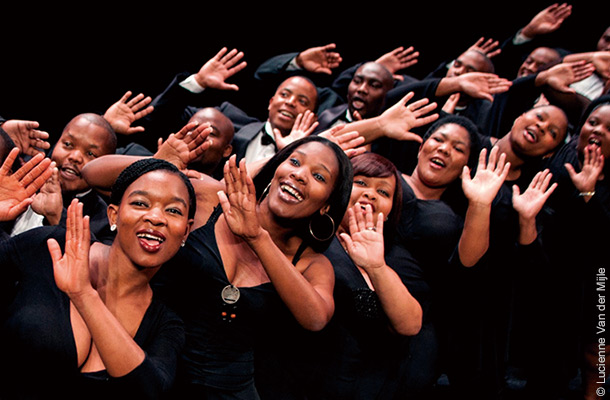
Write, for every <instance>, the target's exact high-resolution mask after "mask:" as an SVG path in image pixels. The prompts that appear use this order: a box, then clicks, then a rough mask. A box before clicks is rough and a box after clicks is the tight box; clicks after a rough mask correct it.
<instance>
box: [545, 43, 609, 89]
mask: <svg viewBox="0 0 610 400" xmlns="http://www.w3.org/2000/svg"><path fill="white" fill-rule="evenodd" d="M608 54H610V52H609V53H608ZM593 72H595V66H594V65H593V64H590V63H587V62H586V61H584V60H581V61H574V62H567V63H565V62H564V63H560V64H557V65H554V66H553V67H551V68H549V69H547V70H544V71H542V72H540V73H539V74H538V76H537V77H536V84H538V85H541V84H545V85H548V86H549V87H551V88H553V89H555V90H558V91H560V92H564V93H576V91H575V90H574V89H572V88H571V87H570V85H571V84H572V83H574V82H578V81H581V80H583V79H585V78H587V77H588V76H590V75H591V74H593Z"/></svg>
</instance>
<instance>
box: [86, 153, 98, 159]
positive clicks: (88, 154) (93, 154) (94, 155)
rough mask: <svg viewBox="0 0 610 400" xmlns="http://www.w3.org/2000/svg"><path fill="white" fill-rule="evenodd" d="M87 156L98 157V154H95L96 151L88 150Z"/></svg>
mask: <svg viewBox="0 0 610 400" xmlns="http://www.w3.org/2000/svg"><path fill="white" fill-rule="evenodd" d="M87 157H91V158H97V154H95V153H94V152H92V151H88V152H87Z"/></svg>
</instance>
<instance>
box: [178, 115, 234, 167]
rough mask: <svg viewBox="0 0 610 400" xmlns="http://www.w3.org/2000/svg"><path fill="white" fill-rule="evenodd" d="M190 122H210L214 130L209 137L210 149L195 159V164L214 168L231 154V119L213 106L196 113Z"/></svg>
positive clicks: (232, 130) (232, 132) (232, 129)
mask: <svg viewBox="0 0 610 400" xmlns="http://www.w3.org/2000/svg"><path fill="white" fill-rule="evenodd" d="M189 122H198V123H199V124H206V123H208V124H210V127H211V128H212V132H211V133H210V134H209V136H208V137H207V139H206V140H207V142H208V143H209V147H208V149H207V150H206V151H205V152H204V153H203V155H202V156H201V157H200V158H198V159H196V160H194V161H193V162H192V163H193V164H194V165H200V166H201V167H202V168H203V169H206V170H207V169H214V168H215V167H216V166H217V165H218V163H219V162H220V161H221V160H222V159H223V158H224V157H228V156H229V155H230V154H231V150H232V146H231V141H232V140H233V135H234V128H233V124H232V123H231V121H230V120H229V119H228V118H227V117H225V116H224V115H223V114H222V113H221V112H220V111H218V110H216V109H213V108H204V109H202V110H199V111H198V112H197V113H196V114H194V115H193V116H192V117H191V119H190V120H189Z"/></svg>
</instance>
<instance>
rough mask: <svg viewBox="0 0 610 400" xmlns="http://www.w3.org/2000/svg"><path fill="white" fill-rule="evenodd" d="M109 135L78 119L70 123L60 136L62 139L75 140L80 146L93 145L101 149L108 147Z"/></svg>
mask: <svg viewBox="0 0 610 400" xmlns="http://www.w3.org/2000/svg"><path fill="white" fill-rule="evenodd" d="M108 135H109V133H108V131H106V130H105V129H104V128H102V127H101V126H99V125H96V124H93V123H91V122H90V121H88V120H86V119H83V118H80V119H77V120H75V121H72V122H70V123H69V124H68V125H67V126H66V128H65V129H64V130H63V132H62V134H61V138H62V139H66V138H71V139H76V140H78V141H79V143H80V144H82V145H93V146H97V147H100V148H103V147H105V146H107V145H108V142H109V137H108Z"/></svg>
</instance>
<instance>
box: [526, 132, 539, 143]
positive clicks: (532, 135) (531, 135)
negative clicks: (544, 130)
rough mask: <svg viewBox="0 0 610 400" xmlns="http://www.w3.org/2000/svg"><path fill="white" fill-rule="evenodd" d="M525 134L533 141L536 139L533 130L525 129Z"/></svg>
mask: <svg viewBox="0 0 610 400" xmlns="http://www.w3.org/2000/svg"><path fill="white" fill-rule="evenodd" d="M525 134H526V135H529V136H530V137H531V138H532V140H534V141H535V140H536V135H535V134H534V133H533V132H530V131H525Z"/></svg>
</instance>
